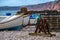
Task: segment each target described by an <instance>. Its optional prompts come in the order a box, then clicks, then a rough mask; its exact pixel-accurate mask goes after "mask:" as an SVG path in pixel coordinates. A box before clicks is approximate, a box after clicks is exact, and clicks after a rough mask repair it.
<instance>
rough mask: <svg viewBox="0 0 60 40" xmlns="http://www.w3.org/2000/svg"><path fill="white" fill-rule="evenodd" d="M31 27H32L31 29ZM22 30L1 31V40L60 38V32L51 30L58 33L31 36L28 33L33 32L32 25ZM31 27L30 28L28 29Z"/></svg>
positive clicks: (53, 39) (48, 39) (50, 39)
mask: <svg viewBox="0 0 60 40" xmlns="http://www.w3.org/2000/svg"><path fill="white" fill-rule="evenodd" d="M29 27H30V29H29ZM29 27H27V28H26V29H25V28H23V29H24V30H23V29H22V30H21V31H1V32H0V40H60V32H51V33H54V34H56V36H55V37H43V36H31V35H28V34H29V33H31V32H34V30H33V31H31V26H29ZM27 29H29V30H27Z"/></svg>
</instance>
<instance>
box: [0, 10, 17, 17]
mask: <svg viewBox="0 0 60 40" xmlns="http://www.w3.org/2000/svg"><path fill="white" fill-rule="evenodd" d="M17 11H18V10H0V16H6V13H11V15H12V16H13V15H15V14H16V13H17Z"/></svg>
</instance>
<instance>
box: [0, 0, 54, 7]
mask: <svg viewBox="0 0 60 40" xmlns="http://www.w3.org/2000/svg"><path fill="white" fill-rule="evenodd" d="M50 1H54V0H0V6H25V5H34V4H41V3H45V2H50Z"/></svg>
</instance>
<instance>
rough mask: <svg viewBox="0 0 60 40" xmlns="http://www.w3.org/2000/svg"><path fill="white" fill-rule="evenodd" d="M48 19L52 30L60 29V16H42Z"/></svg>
mask: <svg viewBox="0 0 60 40" xmlns="http://www.w3.org/2000/svg"><path fill="white" fill-rule="evenodd" d="M41 17H43V19H46V20H47V22H48V23H49V25H50V26H49V27H50V28H51V29H60V15H41Z"/></svg>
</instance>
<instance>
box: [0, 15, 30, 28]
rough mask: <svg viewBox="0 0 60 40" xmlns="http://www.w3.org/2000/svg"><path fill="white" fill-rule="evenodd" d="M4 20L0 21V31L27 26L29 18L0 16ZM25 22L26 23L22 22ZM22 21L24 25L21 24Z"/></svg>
mask: <svg viewBox="0 0 60 40" xmlns="http://www.w3.org/2000/svg"><path fill="white" fill-rule="evenodd" d="M0 17H2V18H4V19H2V20H1V21H0V29H6V28H12V27H17V26H21V25H22V24H23V25H27V24H28V21H29V16H27V17H25V18H23V16H22V15H14V16H0ZM24 19H25V20H27V21H24ZM23 21H24V23H23Z"/></svg>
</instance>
